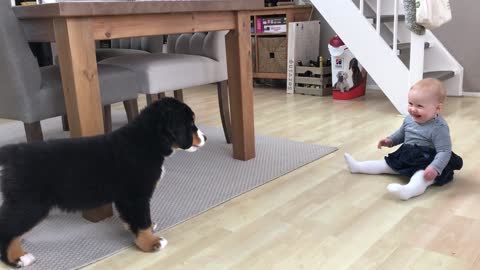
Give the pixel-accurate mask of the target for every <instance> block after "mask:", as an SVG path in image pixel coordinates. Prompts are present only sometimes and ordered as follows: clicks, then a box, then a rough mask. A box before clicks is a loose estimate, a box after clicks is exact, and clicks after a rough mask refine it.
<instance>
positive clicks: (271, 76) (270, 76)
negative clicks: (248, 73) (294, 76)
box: [253, 72, 287, 80]
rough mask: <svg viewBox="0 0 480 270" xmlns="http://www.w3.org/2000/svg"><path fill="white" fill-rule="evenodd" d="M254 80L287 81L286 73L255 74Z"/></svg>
mask: <svg viewBox="0 0 480 270" xmlns="http://www.w3.org/2000/svg"><path fill="white" fill-rule="evenodd" d="M253 78H262V79H284V80H286V79H287V74H286V73H267V72H254V73H253Z"/></svg>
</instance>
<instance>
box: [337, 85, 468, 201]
mask: <svg viewBox="0 0 480 270" xmlns="http://www.w3.org/2000/svg"><path fill="white" fill-rule="evenodd" d="M445 96H446V90H445V88H444V86H443V84H442V83H441V82H440V81H439V80H436V79H423V80H421V81H419V82H417V83H416V84H415V85H413V86H412V88H411V89H410V91H409V93H408V113H409V115H408V116H407V117H406V118H405V120H404V121H403V124H402V126H401V127H400V129H399V130H397V131H396V132H395V133H393V134H392V135H390V136H389V137H387V138H384V139H381V140H380V141H379V142H378V146H377V147H378V148H379V149H380V148H381V147H382V146H386V147H393V146H395V145H399V144H402V145H401V146H400V148H398V150H397V151H395V152H393V153H391V154H389V155H388V156H386V157H385V159H383V160H370V161H356V160H355V159H353V157H352V156H350V155H349V154H347V153H345V160H346V162H347V164H348V167H349V168H350V172H351V173H365V174H382V173H387V174H400V175H405V176H408V177H410V181H409V182H408V184H406V185H400V184H389V185H388V187H387V190H388V191H389V192H390V193H392V194H393V195H395V196H397V197H398V198H400V199H402V200H408V199H410V198H412V197H415V196H418V195H421V194H423V193H424V192H425V190H426V189H427V187H429V186H430V185H437V186H442V185H445V184H446V183H448V182H450V181H452V180H453V171H454V170H460V169H461V168H462V166H463V160H462V158H461V157H459V156H457V155H456V154H455V153H453V152H452V143H451V140H450V131H449V129H448V124H447V122H446V121H445V120H444V119H443V118H442V117H441V116H440V114H439V113H440V112H441V111H442V108H443V103H444V101H445Z"/></svg>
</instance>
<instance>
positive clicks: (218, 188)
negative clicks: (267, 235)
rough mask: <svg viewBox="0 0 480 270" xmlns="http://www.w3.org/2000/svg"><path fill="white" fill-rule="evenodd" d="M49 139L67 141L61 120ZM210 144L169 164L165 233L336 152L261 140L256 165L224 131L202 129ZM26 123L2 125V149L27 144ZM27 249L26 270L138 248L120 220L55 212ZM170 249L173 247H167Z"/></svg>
mask: <svg viewBox="0 0 480 270" xmlns="http://www.w3.org/2000/svg"><path fill="white" fill-rule="evenodd" d="M112 113H113V119H114V126H116V127H118V126H120V125H122V124H124V123H126V117H125V116H124V115H123V113H122V112H120V111H115V110H113V111H112ZM42 127H43V129H44V133H45V137H46V138H47V139H49V138H62V137H66V136H68V133H66V132H63V131H61V120H60V118H55V119H50V120H47V121H43V122H42ZM200 128H201V130H202V131H203V132H204V133H205V134H206V135H207V137H208V142H207V144H206V145H205V146H204V147H203V148H201V149H200V150H198V151H197V152H194V153H187V152H182V151H179V152H177V153H175V154H174V155H173V156H171V157H169V158H168V159H167V161H166V164H165V169H166V174H165V177H164V178H163V179H162V181H161V182H160V184H159V186H158V187H157V189H156V191H155V193H154V196H153V199H152V207H151V208H152V220H153V221H154V222H157V223H158V229H157V230H160V231H161V230H164V229H167V228H169V227H172V226H175V225H176V224H179V223H181V222H183V221H185V220H187V219H189V218H192V217H194V216H196V215H198V214H200V213H202V212H204V211H207V210H208V209H210V208H212V207H215V206H217V205H219V204H221V203H224V202H226V201H228V200H230V199H232V198H234V197H236V196H239V195H241V194H243V193H245V192H247V191H249V190H252V189H254V188H256V187H258V186H260V185H263V184H265V183H267V182H269V181H271V180H274V179H275V178H277V177H279V176H282V175H284V174H286V173H288V172H291V171H293V170H295V169H297V168H299V167H301V166H303V165H305V164H307V163H310V162H312V161H315V160H317V159H319V158H321V157H323V156H325V155H327V154H329V153H332V152H334V151H335V150H336V148H334V147H325V146H321V145H311V144H305V143H299V142H293V141H290V140H286V139H278V138H271V137H266V136H260V135H257V136H256V153H257V156H256V158H255V159H254V160H250V161H238V160H234V159H233V158H232V148H231V146H230V145H227V144H226V143H225V140H224V137H223V131H222V130H221V129H217V128H210V127H205V126H201V127H200ZM24 138H25V135H24V131H23V124H21V123H13V122H11V123H5V124H2V125H0V145H4V144H8V143H13V142H21V141H24V140H25V139H24ZM23 245H24V247H25V249H26V250H27V251H28V252H30V253H32V254H33V255H34V256H35V257H36V258H37V261H36V262H35V263H34V264H33V265H31V266H29V267H27V268H26V269H29V270H30V269H31V270H34V269H45V270H47V269H48V270H56V269H77V268H80V267H82V266H86V265H88V264H91V263H93V262H95V261H98V260H100V259H102V258H105V257H108V256H111V255H113V254H115V253H117V252H118V251H120V250H122V249H125V248H127V247H129V246H132V245H133V236H132V234H131V233H129V232H127V231H126V230H124V229H123V226H122V224H121V222H120V220H119V219H118V217H116V216H115V217H112V218H110V219H108V220H105V221H102V222H99V223H95V224H93V223H89V222H87V221H85V220H84V219H82V218H81V216H80V214H79V213H76V214H66V213H63V212H60V211H55V210H54V211H52V212H51V213H50V215H49V216H48V218H47V219H45V220H44V221H42V222H41V223H40V224H39V225H38V226H36V227H35V228H34V229H33V230H32V231H30V232H28V233H27V234H25V236H24V238H23ZM167 248H168V246H167Z"/></svg>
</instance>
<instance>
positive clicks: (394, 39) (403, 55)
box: [310, 0, 463, 115]
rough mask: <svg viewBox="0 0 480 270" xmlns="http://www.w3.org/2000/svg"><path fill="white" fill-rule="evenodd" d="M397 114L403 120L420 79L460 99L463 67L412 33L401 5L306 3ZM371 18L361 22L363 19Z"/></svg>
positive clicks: (384, 0)
mask: <svg viewBox="0 0 480 270" xmlns="http://www.w3.org/2000/svg"><path fill="white" fill-rule="evenodd" d="M310 2H311V3H312V4H313V5H314V6H315V8H316V9H317V10H318V11H319V12H320V14H322V16H323V17H324V18H325V20H326V21H327V22H328V24H329V25H330V26H331V27H332V28H333V30H334V31H335V32H336V33H337V34H338V35H339V36H340V38H341V39H342V40H343V41H344V42H345V44H346V45H347V46H348V48H349V49H350V50H351V51H352V53H353V54H354V55H355V57H356V58H357V59H358V61H359V62H360V63H361V64H362V66H363V67H364V68H365V69H366V70H367V72H368V73H369V75H370V77H371V78H372V79H373V80H374V81H375V82H376V83H377V85H378V86H379V87H380V89H382V91H383V92H384V93H385V95H386V96H387V97H388V98H389V100H390V101H391V102H392V104H393V105H394V106H395V108H396V109H397V110H398V111H399V112H400V113H402V114H404V115H406V114H407V104H408V101H407V94H408V89H409V88H410V86H411V85H413V84H414V83H415V82H417V81H418V80H420V79H422V78H427V77H433V78H437V79H439V80H442V81H444V84H445V86H446V88H447V89H448V95H450V96H461V95H462V94H463V67H462V66H461V65H460V64H459V63H458V62H457V61H456V59H455V58H453V57H452V55H451V54H450V53H449V52H448V50H447V49H446V48H445V47H444V46H443V45H442V43H441V42H440V41H439V40H438V39H437V38H436V37H435V36H434V35H433V34H432V32H430V31H428V30H427V31H426V33H425V35H421V36H420V35H416V34H414V33H412V32H410V31H409V30H408V29H407V27H406V25H405V21H404V20H405V16H404V15H403V14H404V11H403V3H402V2H401V1H399V0H357V1H356V2H357V4H358V6H357V4H355V3H354V2H352V0H310ZM369 12H370V13H372V15H373V16H365V15H364V14H366V13H369Z"/></svg>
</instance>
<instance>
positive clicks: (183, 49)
mask: <svg viewBox="0 0 480 270" xmlns="http://www.w3.org/2000/svg"><path fill="white" fill-rule="evenodd" d="M226 33H227V31H218V32H208V33H195V34H181V35H169V36H168V39H167V53H152V54H129V55H123V56H117V57H111V58H107V59H105V60H102V61H100V63H101V64H109V65H115V66H120V67H124V68H128V69H130V70H133V71H135V72H136V74H137V79H138V84H139V90H140V92H141V93H144V94H146V95H147V102H148V103H151V102H152V101H154V100H156V99H158V98H160V97H161V96H162V95H163V94H164V92H166V91H174V93H175V97H177V98H178V99H180V100H182V99H183V94H182V89H184V88H189V87H193V86H199V85H205V84H210V83H216V84H217V92H218V101H219V106H220V116H221V120H222V125H223V130H224V133H225V138H226V140H227V142H228V143H230V139H231V128H230V110H229V106H228V88H227V78H228V77H227V61H226V51H225V35H226Z"/></svg>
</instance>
